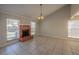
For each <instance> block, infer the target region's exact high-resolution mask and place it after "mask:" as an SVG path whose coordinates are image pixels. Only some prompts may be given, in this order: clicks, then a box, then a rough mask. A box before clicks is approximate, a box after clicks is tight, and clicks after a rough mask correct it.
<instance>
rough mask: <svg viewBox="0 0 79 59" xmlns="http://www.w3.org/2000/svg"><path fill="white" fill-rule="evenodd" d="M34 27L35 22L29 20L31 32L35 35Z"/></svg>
mask: <svg viewBox="0 0 79 59" xmlns="http://www.w3.org/2000/svg"><path fill="white" fill-rule="evenodd" d="M35 28H36V23H35V22H33V21H32V22H31V34H32V35H35Z"/></svg>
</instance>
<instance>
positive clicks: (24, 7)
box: [0, 4, 64, 18]
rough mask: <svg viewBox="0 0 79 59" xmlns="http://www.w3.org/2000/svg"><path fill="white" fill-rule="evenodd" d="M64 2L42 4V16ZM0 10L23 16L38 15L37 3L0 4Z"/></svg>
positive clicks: (52, 11)
mask: <svg viewBox="0 0 79 59" xmlns="http://www.w3.org/2000/svg"><path fill="white" fill-rule="evenodd" d="M63 6H64V4H43V16H48V15H50V14H51V13H54V12H55V11H56V10H58V9H59V8H61V7H63ZM0 12H3V13H8V14H11V15H18V16H25V17H32V18H37V17H38V16H39V15H40V5H39V4H13V5H12V4H2V5H0Z"/></svg>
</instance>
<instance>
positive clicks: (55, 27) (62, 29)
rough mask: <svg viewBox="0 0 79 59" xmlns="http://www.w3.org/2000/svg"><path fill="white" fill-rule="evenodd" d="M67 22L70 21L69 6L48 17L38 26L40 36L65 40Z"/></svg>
mask: <svg viewBox="0 0 79 59" xmlns="http://www.w3.org/2000/svg"><path fill="white" fill-rule="evenodd" d="M68 20H70V6H69V5H67V6H65V7H63V8H61V9H60V10H57V11H56V12H55V13H54V14H51V15H49V16H48V17H47V18H46V19H44V21H42V23H41V25H40V30H41V32H40V33H41V35H43V36H49V37H56V38H67V36H68V26H67V25H68Z"/></svg>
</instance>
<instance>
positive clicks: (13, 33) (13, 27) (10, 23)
mask: <svg viewBox="0 0 79 59" xmlns="http://www.w3.org/2000/svg"><path fill="white" fill-rule="evenodd" d="M17 38H19V20H16V19H7V40H14V39H17Z"/></svg>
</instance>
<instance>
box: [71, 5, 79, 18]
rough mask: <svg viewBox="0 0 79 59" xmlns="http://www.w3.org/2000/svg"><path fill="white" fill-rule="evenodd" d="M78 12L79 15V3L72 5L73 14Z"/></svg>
mask: <svg viewBox="0 0 79 59" xmlns="http://www.w3.org/2000/svg"><path fill="white" fill-rule="evenodd" d="M75 14H78V15H79V4H72V5H71V16H73V15H75Z"/></svg>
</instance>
